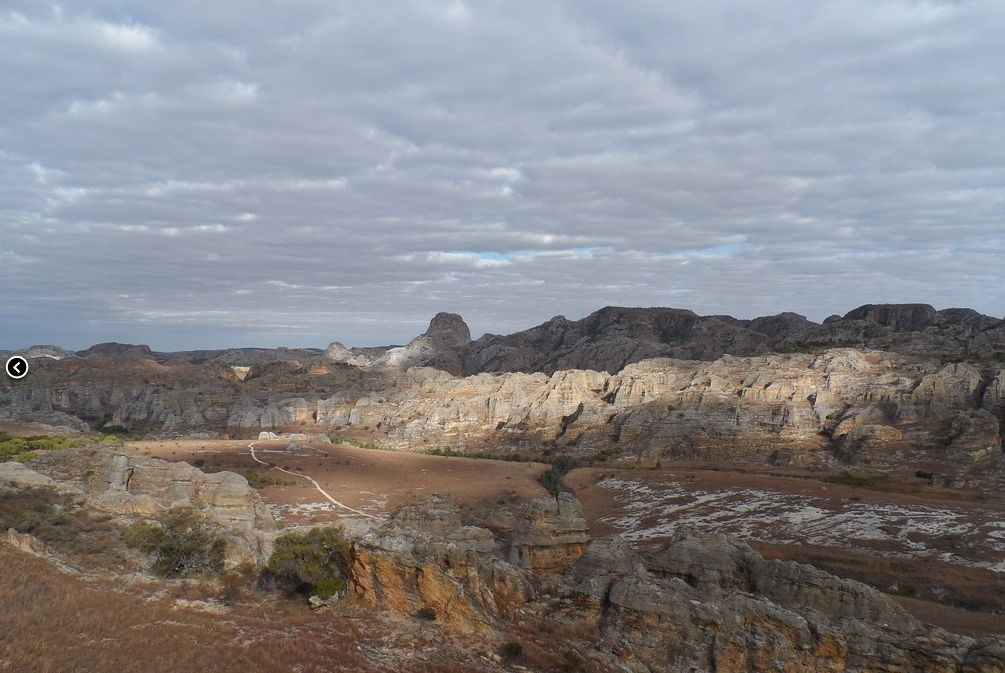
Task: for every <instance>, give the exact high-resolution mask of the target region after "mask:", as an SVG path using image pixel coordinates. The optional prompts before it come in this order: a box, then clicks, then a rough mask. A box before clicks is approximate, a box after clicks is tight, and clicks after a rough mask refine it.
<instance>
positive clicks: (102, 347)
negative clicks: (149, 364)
mask: <svg viewBox="0 0 1005 673" xmlns="http://www.w3.org/2000/svg"><path fill="white" fill-rule="evenodd" d="M88 355H116V356H127V357H149V356H151V355H153V351H152V350H150V346H147V345H145V344H139V345H137V344H120V343H117V342H115V341H111V342H107V343H101V344H95V345H93V346H91V347H90V348H86V349H84V350H82V351H77V356H78V357H87V356H88Z"/></svg>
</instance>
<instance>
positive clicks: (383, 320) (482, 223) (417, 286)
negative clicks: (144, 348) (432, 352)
mask: <svg viewBox="0 0 1005 673" xmlns="http://www.w3.org/2000/svg"><path fill="white" fill-rule="evenodd" d="M1003 20H1005V9H1003V8H1002V7H1001V4H1000V3H995V2H989V1H980V0H974V1H973V2H963V3H946V2H914V1H912V0H881V1H880V2H865V0H861V1H859V0H856V1H854V2H845V3H806V2H798V1H796V0H785V1H782V2H776V3H749V2H740V1H739V0H736V1H733V2H725V3H705V4H701V3H690V4H680V3H677V4H674V3H671V4H670V5H667V3H658V2H640V3H632V4H630V5H624V4H621V5H612V4H610V3H605V2H596V1H594V0H577V1H576V2H551V3H540V2H538V3H531V2H526V1H524V0H517V1H516V2H506V3H503V2H497V1H486V2H477V3H476V2H467V3H463V2H448V1H443V2H439V1H436V0H421V1H420V0H415V1H412V2H406V3H399V4H398V5H396V6H395V8H394V9H393V11H392V10H391V9H389V8H387V7H375V6H372V3H362V2H336V3H331V2H323V1H321V0H316V1H315V0H299V1H292V2H282V3H281V2H261V3H256V4H255V5H253V6H251V7H249V6H246V5H243V4H241V3H219V2H217V3H210V4H208V5H207V4H206V3H197V2H193V1H189V0H182V1H179V2H174V3H137V2H130V1H128V0H102V1H99V0H91V1H89V2H86V3H85V2H81V3H73V4H72V6H62V7H59V6H57V5H55V4H54V3H48V2H38V1H37V0H34V1H32V2H27V1H26V0H13V1H12V2H10V3H8V8H7V9H5V10H3V11H0V40H2V41H3V43H4V45H5V48H4V50H3V53H2V54H0V91H2V93H3V95H2V96H0V235H2V236H3V242H2V245H0V264H2V266H0V281H2V283H3V285H4V287H5V288H7V294H6V295H5V296H2V297H0V322H2V323H3V325H4V330H3V333H2V334H0V336H2V337H3V338H2V339H0V348H3V347H18V346H23V345H27V343H29V342H40V341H48V342H58V343H60V344H62V345H64V346H66V347H70V348H73V347H83V346H86V345H88V344H89V343H91V342H94V341H105V340H109V339H118V340H122V341H149V342H150V343H151V345H152V346H154V347H155V348H164V349H167V348H182V347H186V348H195V347H208V346H224V345H279V344H286V345H291V346H295V345H317V346H323V345H325V344H326V343H327V342H328V341H331V340H334V339H338V340H340V341H343V342H346V343H355V344H368V343H388V342H402V341H405V340H407V339H408V338H410V337H411V336H414V334H416V333H418V332H419V331H421V328H422V326H423V324H424V323H425V321H427V320H428V318H429V316H430V315H432V314H433V313H435V312H436V311H439V310H450V311H456V312H459V313H462V314H463V315H465V317H466V318H467V319H468V320H469V322H470V323H471V326H472V329H473V332H475V334H476V335H477V334H478V333H480V332H482V331H493V332H506V331H512V330H516V329H522V328H525V327H528V326H530V325H532V324H536V323H537V322H540V321H542V320H546V319H548V318H550V317H551V316H553V315H555V314H557V313H565V314H567V315H569V316H570V317H581V316H582V315H585V314H586V313H589V312H590V311H592V310H595V309H596V308H599V307H600V306H602V305H605V304H625V305H645V306H648V305H674V306H682V307H686V308H692V309H694V310H696V311H698V312H701V313H733V314H736V315H739V316H744V317H752V316H753V315H756V314H768V313H774V312H778V311H782V310H795V311H799V312H802V313H805V314H807V315H809V316H810V317H811V318H815V319H822V318H823V317H825V316H826V315H828V314H830V313H834V312H844V311H846V310H848V309H850V308H852V307H853V306H854V305H857V304H860V303H866V302H872V301H926V302H931V303H933V304H936V305H937V306H940V307H947V306H959V305H967V306H972V307H974V308H976V309H978V310H981V311H984V312H986V313H990V314H992V315H1000V314H1001V313H1002V312H1003V309H1002V306H1003V304H1005V288H1003V287H1002V285H1001V283H1000V282H998V280H997V276H998V275H999V274H998V273H997V264H996V261H995V260H996V259H998V258H1000V253H1001V252H1003V250H1002V248H1003V247H1005V222H1003V219H1002V213H1003V212H1005V207H1003V206H1005V188H1003V184H1005V159H1003V157H1005V118H1003V117H1005V100H1003V98H1005V74H1003V73H1005V63H1003V60H1005V56H1003V53H1002V51H1001V49H1000V45H999V38H998V36H997V35H996V28H995V27H996V26H1001V25H1002V22H1003Z"/></svg>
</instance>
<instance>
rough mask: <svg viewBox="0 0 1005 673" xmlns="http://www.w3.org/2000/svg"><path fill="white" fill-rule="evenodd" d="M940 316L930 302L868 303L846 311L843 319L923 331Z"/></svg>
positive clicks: (908, 330) (896, 328)
mask: <svg viewBox="0 0 1005 673" xmlns="http://www.w3.org/2000/svg"><path fill="white" fill-rule="evenodd" d="M939 317H940V316H939V313H938V312H937V311H936V310H935V308H933V307H932V306H929V305H928V304H866V305H865V306H859V307H858V308H856V309H853V310H851V311H849V312H848V313H846V314H845V316H844V318H843V320H865V321H868V322H873V323H876V324H877V325H882V326H883V327H890V328H892V329H894V330H898V331H906V332H923V331H925V330H926V329H928V328H929V327H931V326H933V325H935V324H937V323H938V322H939ZM832 322H834V321H832Z"/></svg>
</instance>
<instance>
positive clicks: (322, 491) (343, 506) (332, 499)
mask: <svg viewBox="0 0 1005 673" xmlns="http://www.w3.org/2000/svg"><path fill="white" fill-rule="evenodd" d="M257 443H258V442H252V443H251V444H248V448H249V449H251V457H252V459H254V461H255V462H256V463H259V464H261V465H264V466H265V467H270V468H275V469H277V470H279V471H280V472H285V473H286V474H291V475H293V476H294V477H300V478H301V479H306V480H307V481H309V482H311V483H312V484H314V488H316V489H317V490H318V492H319V493H320V494H321V495H323V496H324V497H325V498H327V499H328V501H329V502H330V503H332V504H333V505H335V506H336V507H341V508H342V509H344V510H348V511H350V512H352V513H353V514H359V515H360V516H365V517H367V518H369V519H377V520H380V518H381V517H379V516H374V515H373V514H367V513H366V512H361V511H359V510H358V509H353V508H352V507H350V506H349V505H346V504H345V503H342V502H339V501H338V500H336V499H335V498H333V497H332V496H331V494H330V493H328V491H326V490H324V489H323V488H321V484H319V483H318V482H316V481H314V478H313V477H308V476H307V475H306V474H299V473H297V472H293V471H291V470H284V469H283V468H281V467H279V466H278V465H271V464H269V463H266V462H265V461H264V460H262V459H260V458H259V457H258V456H257V455H255V444H257Z"/></svg>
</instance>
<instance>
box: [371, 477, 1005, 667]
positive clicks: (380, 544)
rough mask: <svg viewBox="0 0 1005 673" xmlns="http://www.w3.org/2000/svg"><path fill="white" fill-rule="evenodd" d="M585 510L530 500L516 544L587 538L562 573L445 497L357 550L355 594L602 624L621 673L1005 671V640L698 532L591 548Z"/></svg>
mask: <svg viewBox="0 0 1005 673" xmlns="http://www.w3.org/2000/svg"><path fill="white" fill-rule="evenodd" d="M545 500H548V501H550V502H545ZM576 512H578V508H577V507H576V503H575V500H574V499H573V498H572V497H571V496H568V495H566V496H565V497H563V498H561V499H558V500H556V499H554V498H548V499H538V500H535V501H532V502H530V503H528V505H527V507H526V512H525V515H524V517H523V518H522V519H521V520H520V522H519V523H518V525H517V526H516V527H515V528H514V529H513V532H512V539H511V540H510V547H511V549H512V548H518V549H519V548H520V544H519V541H521V540H523V541H525V542H526V541H527V540H534V541H535V543H536V544H535V545H533V547H534V548H535V549H538V550H540V549H546V548H547V549H552V550H554V549H556V548H559V547H561V546H562V545H563V544H565V543H567V542H568V537H567V536H568V535H570V534H571V533H570V532H571V531H574V532H575V536H576V540H577V542H576V543H575V544H577V545H578V544H582V549H583V551H582V553H578V552H577V553H576V554H574V555H573V556H575V559H574V560H573V561H572V562H571V563H569V560H570V558H571V556H565V555H559V557H560V558H561V562H560V564H558V565H560V566H561V568H560V567H556V564H555V563H552V562H551V559H553V558H555V557H554V555H552V554H543V555H541V556H537V557H535V555H534V554H533V553H532V554H526V553H518V554H517V556H516V560H517V561H518V564H514V563H508V562H506V561H504V560H503V559H502V548H501V547H500V546H499V545H497V544H496V543H494V542H493V541H492V538H491V534H490V533H489V531H487V530H485V529H481V528H474V527H471V526H464V525H462V523H461V518H460V514H459V512H458V510H457V506H456V503H454V502H453V501H452V499H451V498H449V497H444V496H433V497H431V498H429V499H427V500H425V501H423V502H420V503H416V504H413V505H407V506H403V507H402V508H400V509H399V510H398V511H397V512H396V513H395V514H394V515H393V516H392V517H391V519H390V520H389V521H388V523H386V524H385V525H384V526H382V527H381V528H379V529H378V530H376V531H375V532H374V533H373V534H372V535H371V536H370V537H368V538H367V539H365V540H363V541H361V542H359V543H357V544H356V547H355V553H356V560H355V563H354V565H353V579H352V581H353V585H354V587H355V589H356V591H357V592H358V593H359V594H360V595H361V596H363V597H364V598H365V599H366V600H368V601H369V602H370V603H371V604H373V605H376V606H379V607H382V608H384V609H389V610H395V611H400V612H405V613H408V614H415V613H416V612H418V611H419V610H421V609H423V608H432V609H433V610H435V612H436V614H437V617H438V619H440V620H442V621H445V622H447V623H449V624H451V625H452V626H455V627H456V628H460V629H464V630H468V631H471V630H475V631H478V630H482V629H486V628H501V629H505V628H506V625H507V624H509V623H512V622H514V621H517V620H519V621H520V622H522V623H527V620H533V619H536V618H543V617H547V618H550V619H555V620H558V621H561V622H565V623H568V624H569V625H570V626H577V625H579V626H584V625H585V626H588V627H590V628H595V629H597V630H598V631H599V634H600V638H599V641H597V642H596V643H595V646H596V649H597V651H598V652H599V655H600V656H606V657H608V660H609V661H610V662H612V663H614V662H617V664H616V666H617V667H618V668H619V669H620V670H630V671H638V672H652V673H656V672H662V671H694V672H695V673H706V672H707V673H713V672H721V671H828V672H830V671H833V672H834V673H838V672H849V673H850V672H853V671H855V672H858V671H872V672H876V673H903V672H904V671H911V672H912V673H947V672H950V671H953V672H957V673H962V672H964V671H966V672H968V673H971V672H972V673H977V672H982V673H992V672H994V673H1001V672H1002V671H1005V645H1003V643H1002V641H1000V640H996V639H982V640H975V639H972V638H967V637H962V636H957V635H953V634H950V633H947V632H945V631H943V630H941V629H937V628H935V627H931V626H925V625H922V624H921V623H919V622H918V621H917V620H915V619H914V618H912V617H910V616H909V615H907V614H906V613H905V612H904V611H903V610H902V609H901V608H900V607H899V606H898V605H897V604H896V603H894V602H893V601H892V600H890V599H889V598H887V597H886V596H884V595H883V594H881V593H879V592H877V591H875V590H873V589H870V588H869V587H867V586H865V585H862V584H859V583H857V582H852V581H848V580H842V579H839V578H836V577H834V576H832V575H829V574H827V573H825V572H823V571H820V570H817V569H815V568H812V567H810V566H805V565H800V564H797V563H792V562H781V561H768V560H765V559H763V558H761V557H760V556H759V555H758V554H757V553H755V552H754V551H753V550H751V549H750V548H749V547H748V546H747V545H745V544H743V543H742V542H740V541H738V540H736V539H733V538H729V537H725V536H707V535H702V534H701V533H698V532H695V531H688V530H682V531H680V532H679V533H678V534H677V535H676V536H675V537H674V538H673V539H672V540H671V541H670V542H669V543H668V545H667V546H666V547H665V548H664V549H662V550H660V551H658V552H655V553H651V554H645V555H639V554H638V553H636V552H635V551H634V550H632V549H631V547H630V546H629V545H628V544H627V543H626V542H625V541H624V540H623V539H622V538H620V537H618V536H611V537H605V538H600V539H597V540H592V541H591V540H590V538H589V534H588V532H587V531H585V530H580V529H579V524H578V521H579V518H578V517H577V515H576ZM583 540H585V542H583ZM556 541H562V542H561V544H556ZM549 543H550V544H549ZM510 558H513V557H512V556H511V557H510ZM535 558H544V559H548V562H546V563H543V564H536V563H534V562H533V560H534V559H535ZM528 559H529V560H531V561H532V562H530V563H528V562H526V561H527V560H528ZM563 568H564V569H563Z"/></svg>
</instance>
